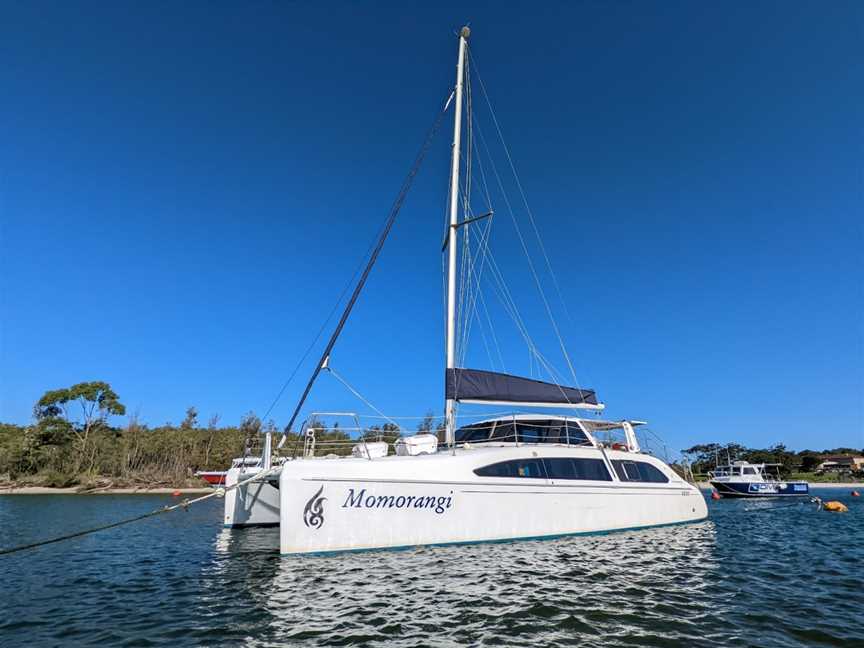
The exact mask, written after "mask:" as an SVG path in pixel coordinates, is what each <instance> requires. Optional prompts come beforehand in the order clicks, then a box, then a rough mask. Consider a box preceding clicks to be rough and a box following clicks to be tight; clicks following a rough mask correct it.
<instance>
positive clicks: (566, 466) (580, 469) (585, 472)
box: [543, 457, 612, 481]
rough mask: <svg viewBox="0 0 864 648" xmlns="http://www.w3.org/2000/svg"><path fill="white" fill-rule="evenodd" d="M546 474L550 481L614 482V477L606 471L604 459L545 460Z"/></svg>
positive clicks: (566, 458)
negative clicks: (590, 480) (583, 480)
mask: <svg viewBox="0 0 864 648" xmlns="http://www.w3.org/2000/svg"><path fill="white" fill-rule="evenodd" d="M543 463H544V464H545V465H546V473H547V474H548V475H549V478H550V479H585V480H589V479H593V480H596V481H612V476H611V475H610V474H609V471H608V470H607V469H606V464H604V463H603V460H602V459H582V458H579V459H576V458H570V457H565V458H555V459H544V460H543Z"/></svg>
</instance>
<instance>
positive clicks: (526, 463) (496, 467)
mask: <svg viewBox="0 0 864 648" xmlns="http://www.w3.org/2000/svg"><path fill="white" fill-rule="evenodd" d="M474 474H475V475H479V476H480V477H530V478H532V479H544V478H545V477H546V473H545V472H544V470H543V463H542V461H541V460H540V459H516V460H513V461H501V462H499V463H494V464H492V465H490V466H483V467H482V468H477V469H476V470H475V471H474Z"/></svg>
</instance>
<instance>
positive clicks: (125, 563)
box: [0, 490, 864, 648]
mask: <svg viewBox="0 0 864 648" xmlns="http://www.w3.org/2000/svg"><path fill="white" fill-rule="evenodd" d="M818 494H819V495H820V496H821V497H823V499H839V500H841V501H844V502H845V503H846V504H847V505H848V506H849V508H850V511H849V513H846V514H836V513H827V512H824V511H823V512H818V511H817V510H816V509H815V507H814V506H813V505H810V504H804V503H801V504H796V505H794V506H788V504H789V502H775V501H770V500H763V501H741V500H732V501H727V500H724V501H720V502H709V509H710V519H709V520H707V521H705V522H701V523H697V524H691V525H686V526H677V527H667V528H659V529H649V530H642V531H629V532H622V533H614V534H607V535H598V536H582V537H578V536H577V537H570V538H561V539H558V540H549V541H529V542H518V543H510V544H487V545H471V546H463V547H458V546H451V547H439V548H425V549H424V548H418V549H413V550H407V551H392V552H369V553H358V554H342V555H335V556H326V557H300V558H296V557H284V558H283V557H280V556H279V554H278V550H277V545H278V529H247V530H242V531H228V530H225V529H222V528H220V526H219V523H220V517H221V502H220V501H215V500H214V501H208V502H205V503H203V504H202V505H200V506H198V507H193V508H192V509H191V510H190V511H188V512H185V513H184V512H182V511H179V512H175V513H171V514H167V515H164V516H160V517H157V518H154V519H149V520H146V521H143V522H139V523H136V524H133V525H129V526H125V527H120V528H117V529H113V530H110V531H105V532H102V533H98V534H96V535H93V536H89V537H85V538H81V539H77V540H72V541H69V542H66V543H61V544H56V545H49V546H46V547H43V548H40V549H37V550H34V551H28V552H26V553H21V554H15V555H12V556H5V557H3V556H0V576H2V579H0V583H2V585H0V586H2V593H0V645H2V646H3V647H4V648H10V647H14V646H61V645H62V646H84V645H102V646H106V645H110V646H157V645H164V646H168V645H170V646H197V645H200V646H219V645H226V646H236V645H240V644H244V645H245V644H250V645H255V646H276V645H286V644H291V645H308V646H347V645H351V646H486V645H495V646H498V645H509V646H525V645H528V644H530V645H531V646H552V645H563V644H579V645H583V646H692V645H696V644H699V645H710V644H716V645H724V646H732V645H734V646H760V647H762V646H784V647H785V646H820V645H825V646H847V647H850V646H864V502H862V501H860V499H857V498H856V499H853V498H851V497H849V496H848V491H847V490H843V491H839V490H838V491H823V490H820V491H819V492H818ZM168 501H172V500H171V498H169V497H159V496H140V495H135V496H120V495H117V496H114V495H94V496H68V495H67V496H32V495H31V496H3V497H0V547H9V546H12V545H17V544H21V543H25V542H30V541H34V540H38V539H41V538H47V537H50V536H54V535H59V534H63V533H68V532H70V531H72V530H77V529H82V528H86V527H90V526H96V525H99V524H104V523H107V522H111V521H113V520H115V519H119V518H123V517H128V516H131V515H134V514H136V513H143V512H146V511H149V510H152V509H154V508H156V507H159V506H161V505H163V504H165V503H166V502H168ZM174 501H176V500H174Z"/></svg>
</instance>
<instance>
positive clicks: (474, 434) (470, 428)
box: [456, 423, 492, 443]
mask: <svg viewBox="0 0 864 648" xmlns="http://www.w3.org/2000/svg"><path fill="white" fill-rule="evenodd" d="M491 431H492V424H491V423H478V424H477V425H467V426H465V427H463V428H459V429H458V430H456V443H476V442H478V441H486V440H488V439H489V433H490V432H491Z"/></svg>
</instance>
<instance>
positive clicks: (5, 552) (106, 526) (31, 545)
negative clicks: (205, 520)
mask: <svg viewBox="0 0 864 648" xmlns="http://www.w3.org/2000/svg"><path fill="white" fill-rule="evenodd" d="M280 468H281V466H276V467H274V468H271V469H270V470H266V471H264V472H263V473H258V474H257V475H254V476H253V477H250V478H249V479H246V480H244V481H239V482H237V483H236V484H234V485H233V486H223V487H221V488H218V489H216V490H214V491H213V492H212V493H208V494H207V495H202V496H201V497H196V498H194V499H191V500H188V499H187V500H183V501H182V502H180V503H178V504H173V505H171V506H163V507H162V508H158V509H156V510H153V511H150V512H148V513H143V514H142V515H136V516H134V517H131V518H126V519H125V520H119V521H117V522H112V523H110V524H103V525H101V526H97V527H93V528H91V529H84V530H83V531H76V532H75V533H68V534H66V535H62V536H57V537H56V538H49V539H48V540H40V541H39V542H31V543H28V544H23V545H18V546H17V547H9V548H7V549H0V556H6V555H9V554H13V553H18V552H19V551H26V550H27V549H36V548H38V547H44V546H45V545H49V544H54V543H56V542H63V541H64V540H73V539H74V538H80V537H82V536H86V535H90V534H92V533H96V532H98V531H106V530H108V529H114V528H116V527H119V526H123V525H125V524H131V523H132V522H139V521H141V520H146V519H147V518H151V517H156V516H157V515H161V514H163V513H170V512H171V511H176V510H177V509H180V508H182V509H184V510H185V509H187V508H189V507H190V506H192V505H193V504H197V503H198V502H203V501H204V500H208V499H210V498H211V497H222V496H224V495H225V493H227V492H229V491H232V490H234V489H235V488H239V487H240V486H245V485H246V484H249V483H251V482H254V481H261V480H263V479H264V478H265V477H267V476H269V475H270V474H272V473H274V472H276V471H277V470H279V469H280Z"/></svg>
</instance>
